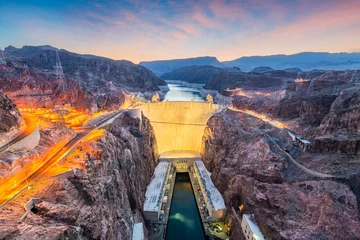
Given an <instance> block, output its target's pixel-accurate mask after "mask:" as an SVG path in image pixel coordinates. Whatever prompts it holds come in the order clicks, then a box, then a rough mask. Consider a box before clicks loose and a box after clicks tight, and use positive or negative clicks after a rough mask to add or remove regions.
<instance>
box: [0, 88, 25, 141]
mask: <svg viewBox="0 0 360 240" xmlns="http://www.w3.org/2000/svg"><path fill="white" fill-rule="evenodd" d="M22 122H23V119H22V118H21V116H20V113H19V110H18V109H17V107H16V105H15V104H14V103H13V101H11V100H10V99H9V97H8V96H6V95H5V94H3V93H2V92H0V134H2V133H7V132H9V131H10V130H11V129H12V128H18V127H20V125H21V123H22ZM0 145H2V144H0Z"/></svg>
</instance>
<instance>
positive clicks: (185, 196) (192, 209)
mask: <svg viewBox="0 0 360 240" xmlns="http://www.w3.org/2000/svg"><path fill="white" fill-rule="evenodd" d="M166 239H167V240H180V239H181V240H192V239H193V240H202V239H205V235H204V231H203V226H202V223H201V219H200V215H199V212H198V208H197V205H196V201H195V197H194V194H193V189H192V187H191V183H190V178H189V174H188V173H177V174H176V182H175V186H174V193H173V199H172V203H171V209H170V215H169V221H168V227H167V232H166Z"/></svg>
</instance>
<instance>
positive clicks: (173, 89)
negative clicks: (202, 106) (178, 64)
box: [164, 83, 204, 102]
mask: <svg viewBox="0 0 360 240" xmlns="http://www.w3.org/2000/svg"><path fill="white" fill-rule="evenodd" d="M168 86H169V89H170V91H168V92H167V93H166V94H165V99H164V101H166V100H169V101H191V100H194V101H197V102H204V99H203V98H202V97H201V94H200V90H199V89H198V88H193V87H187V86H185V85H183V84H172V83H169V84H168Z"/></svg>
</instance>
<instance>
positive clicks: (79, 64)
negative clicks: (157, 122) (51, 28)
mask: <svg viewBox="0 0 360 240" xmlns="http://www.w3.org/2000/svg"><path fill="white" fill-rule="evenodd" d="M56 51H58V54H59V59H60V61H61V64H62V68H63V70H64V74H65V76H66V77H69V78H72V79H75V80H77V81H80V82H83V83H85V85H86V86H87V87H88V88H89V89H90V90H91V91H93V92H97V91H98V90H99V89H98V88H103V87H104V86H105V85H106V83H109V82H112V83H113V84H114V85H115V86H117V87H122V88H126V89H127V90H131V91H158V90H159V87H158V85H166V83H165V82H164V81H162V80H161V79H159V78H158V77H156V76H155V75H154V74H153V73H152V72H150V71H149V70H148V69H146V68H145V67H143V66H141V65H136V64H133V63H132V62H130V61H125V60H120V61H118V60H112V59H108V58H104V57H98V56H93V55H81V54H76V53H72V52H68V51H66V50H63V49H61V50H59V49H56V48H54V47H51V46H38V47H35V46H24V47H22V48H14V47H11V46H10V47H7V48H5V52H6V53H8V54H11V55H14V56H16V57H19V58H21V59H22V60H23V62H25V63H26V64H27V65H28V67H30V68H32V67H33V68H37V69H45V70H48V71H52V70H53V69H54V66H55V64H56Z"/></svg>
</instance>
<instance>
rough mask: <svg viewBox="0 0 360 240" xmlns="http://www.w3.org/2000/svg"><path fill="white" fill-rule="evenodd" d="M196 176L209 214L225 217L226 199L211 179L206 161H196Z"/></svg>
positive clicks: (213, 216)
mask: <svg viewBox="0 0 360 240" xmlns="http://www.w3.org/2000/svg"><path fill="white" fill-rule="evenodd" d="M194 178H195V179H198V182H199V185H200V189H201V192H202V194H203V196H204V201H205V203H206V207H207V209H208V212H209V216H211V217H212V218H214V219H219V220H220V219H222V218H224V217H225V213H226V207H225V203H224V199H223V197H222V195H221V193H220V192H219V190H217V188H216V187H215V185H214V183H213V182H212V181H211V178H210V173H209V172H208V170H207V169H206V167H205V165H204V163H203V162H202V161H200V160H196V161H194Z"/></svg>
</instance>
